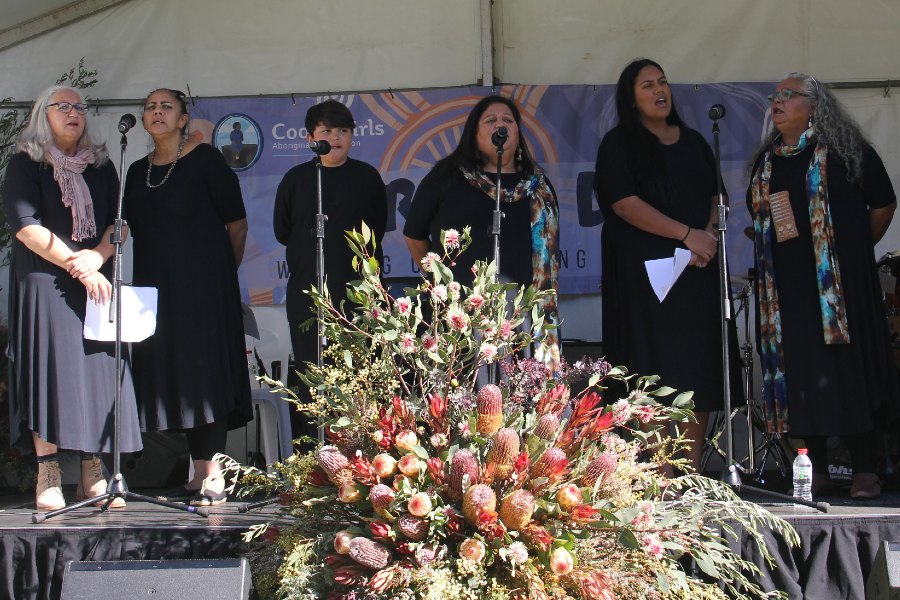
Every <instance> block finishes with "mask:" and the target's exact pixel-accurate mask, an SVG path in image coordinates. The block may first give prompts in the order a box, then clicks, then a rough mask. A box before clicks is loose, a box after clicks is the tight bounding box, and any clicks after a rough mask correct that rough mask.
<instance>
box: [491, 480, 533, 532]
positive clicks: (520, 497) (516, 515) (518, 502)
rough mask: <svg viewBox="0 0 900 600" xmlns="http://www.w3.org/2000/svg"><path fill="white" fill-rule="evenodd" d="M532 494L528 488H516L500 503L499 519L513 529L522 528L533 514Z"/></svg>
mask: <svg viewBox="0 0 900 600" xmlns="http://www.w3.org/2000/svg"><path fill="white" fill-rule="evenodd" d="M534 507H535V503H534V496H533V495H532V494H531V492H529V491H528V490H516V491H514V492H513V493H511V494H510V495H509V496H507V497H506V498H504V499H503V502H502V503H501V504H500V520H501V521H503V524H504V525H506V527H507V528H509V529H512V530H514V531H518V530H519V529H522V528H524V527H525V526H526V525H528V523H530V522H531V516H532V515H533V514H534Z"/></svg>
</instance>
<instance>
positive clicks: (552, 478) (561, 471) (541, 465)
mask: <svg viewBox="0 0 900 600" xmlns="http://www.w3.org/2000/svg"><path fill="white" fill-rule="evenodd" d="M568 468H569V459H568V458H566V453H565V452H563V451H562V450H561V449H559V448H556V447H555V446H550V447H548V448H547V449H546V450H544V453H543V454H541V457H540V458H539V459H538V460H537V462H535V463H534V464H533V465H531V478H532V479H537V478H540V477H546V478H547V480H548V481H549V482H550V483H557V482H559V481H562V478H563V476H564V475H565V473H566V471H567V470H568Z"/></svg>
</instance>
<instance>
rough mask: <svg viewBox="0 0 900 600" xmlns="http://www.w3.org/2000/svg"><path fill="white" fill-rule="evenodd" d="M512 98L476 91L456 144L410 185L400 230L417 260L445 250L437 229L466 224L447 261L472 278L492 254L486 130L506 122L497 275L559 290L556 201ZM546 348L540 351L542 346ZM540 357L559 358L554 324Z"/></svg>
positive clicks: (549, 306)
mask: <svg viewBox="0 0 900 600" xmlns="http://www.w3.org/2000/svg"><path fill="white" fill-rule="evenodd" d="M521 123H522V117H521V113H520V112H519V108H518V107H517V106H516V104H515V102H513V101H512V100H510V99H509V98H504V97H502V96H487V97H485V98H482V99H481V100H480V101H479V102H478V103H477V104H476V105H475V107H474V108H473V109H472V111H471V112H470V113H469V116H468V118H467V119H466V123H465V126H464V127H463V131H462V135H461V137H460V141H459V145H458V146H457V147H456V149H455V150H454V151H453V152H452V153H451V154H450V155H449V156H447V157H446V158H444V159H442V160H441V161H439V162H438V163H437V164H436V165H435V166H434V168H433V169H432V170H431V172H430V173H429V174H428V175H426V176H425V178H424V179H423V180H422V182H421V183H420V184H419V188H418V189H417V190H416V195H415V197H414V198H413V201H412V206H411V207H410V210H409V214H408V215H407V216H406V225H405V226H404V228H403V234H404V236H405V237H406V244H407V246H409V251H410V254H411V255H412V257H413V259H414V260H415V261H416V262H417V263H419V262H420V261H421V260H422V257H423V256H425V254H426V253H427V252H428V251H429V250H432V251H435V252H437V253H439V254H443V248H441V231H442V230H448V229H456V230H457V231H462V230H463V229H464V228H465V227H471V232H472V243H471V245H470V246H469V247H468V249H467V250H466V251H465V252H463V253H462V254H461V255H460V256H459V257H458V258H457V259H456V261H455V264H454V265H451V270H452V271H453V275H454V278H455V279H456V281H459V282H460V283H462V284H464V285H469V284H471V283H472V279H473V275H472V265H473V264H474V263H475V261H477V260H491V259H492V258H493V248H494V246H493V237H492V236H491V220H492V215H493V211H494V206H495V197H496V196H495V194H496V175H497V151H496V148H495V146H494V144H493V143H492V141H491V136H492V135H493V134H494V132H495V131H496V130H497V129H499V128H500V127H505V128H506V129H507V131H508V137H507V139H506V142H505V143H504V145H503V155H502V156H503V159H502V164H501V165H500V173H501V175H500V183H501V186H502V188H501V190H500V208H501V210H502V211H503V221H502V224H501V234H500V275H501V277H502V278H504V279H506V280H508V281H512V282H513V283H516V284H518V285H524V286H528V285H532V284H533V285H534V286H535V288H537V289H542V290H547V289H552V290H555V291H558V276H559V261H558V259H557V249H558V248H559V206H558V204H557V201H556V194H555V192H554V191H553V187H552V186H551V185H550V182H549V181H548V180H547V177H546V176H545V175H544V173H543V172H542V171H541V170H540V168H539V167H538V166H537V164H535V161H534V158H532V156H531V152H530V151H529V150H528V144H527V143H526V142H525V138H524V136H522V135H521ZM544 313H545V315H546V318H547V319H549V320H550V321H552V322H553V323H558V322H559V319H558V315H557V310H556V297H555V296H553V297H551V298H549V299H548V300H547V301H546V302H545V304H544ZM544 349H546V352H544V351H543V350H544ZM537 357H538V358H540V359H542V360H544V362H545V363H547V364H548V366H550V368H551V369H554V370H555V369H556V368H557V367H558V365H559V344H558V339H557V337H556V330H553V331H551V332H549V333H548V334H547V335H546V337H545V339H544V340H543V344H542V346H541V348H540V349H539V352H538V355H537Z"/></svg>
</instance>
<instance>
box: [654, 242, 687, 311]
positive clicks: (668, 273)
mask: <svg viewBox="0 0 900 600" xmlns="http://www.w3.org/2000/svg"><path fill="white" fill-rule="evenodd" d="M689 262H691V251H690V250H685V249H684V248H676V249H675V256H673V257H672V258H657V259H655V260H647V261H644V266H645V267H646V268H647V277H649V278H650V286H651V287H652V288H653V291H654V292H655V293H656V297H657V298H659V301H660V302H662V301H663V300H664V299H665V298H666V296H667V295H668V293H669V291H670V290H671V289H672V286H674V285H675V282H676V281H678V278H679V277H681V274H682V273H683V272H684V269H685V268H686V267H687V266H688V263H689Z"/></svg>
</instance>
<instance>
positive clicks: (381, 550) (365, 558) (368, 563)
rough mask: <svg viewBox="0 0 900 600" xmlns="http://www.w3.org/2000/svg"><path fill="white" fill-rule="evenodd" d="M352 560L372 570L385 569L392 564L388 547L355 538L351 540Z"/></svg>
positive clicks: (367, 539)
mask: <svg viewBox="0 0 900 600" xmlns="http://www.w3.org/2000/svg"><path fill="white" fill-rule="evenodd" d="M350 558H352V559H353V560H355V561H356V562H358V563H359V564H361V565H362V566H364V567H368V568H370V569H375V570H376V571H377V570H379V569H383V568H385V567H386V566H388V565H389V564H390V563H391V551H390V550H388V548H387V546H385V545H383V544H379V543H378V542H373V541H372V540H370V539H369V538H364V537H355V538H353V539H352V540H350Z"/></svg>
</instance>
